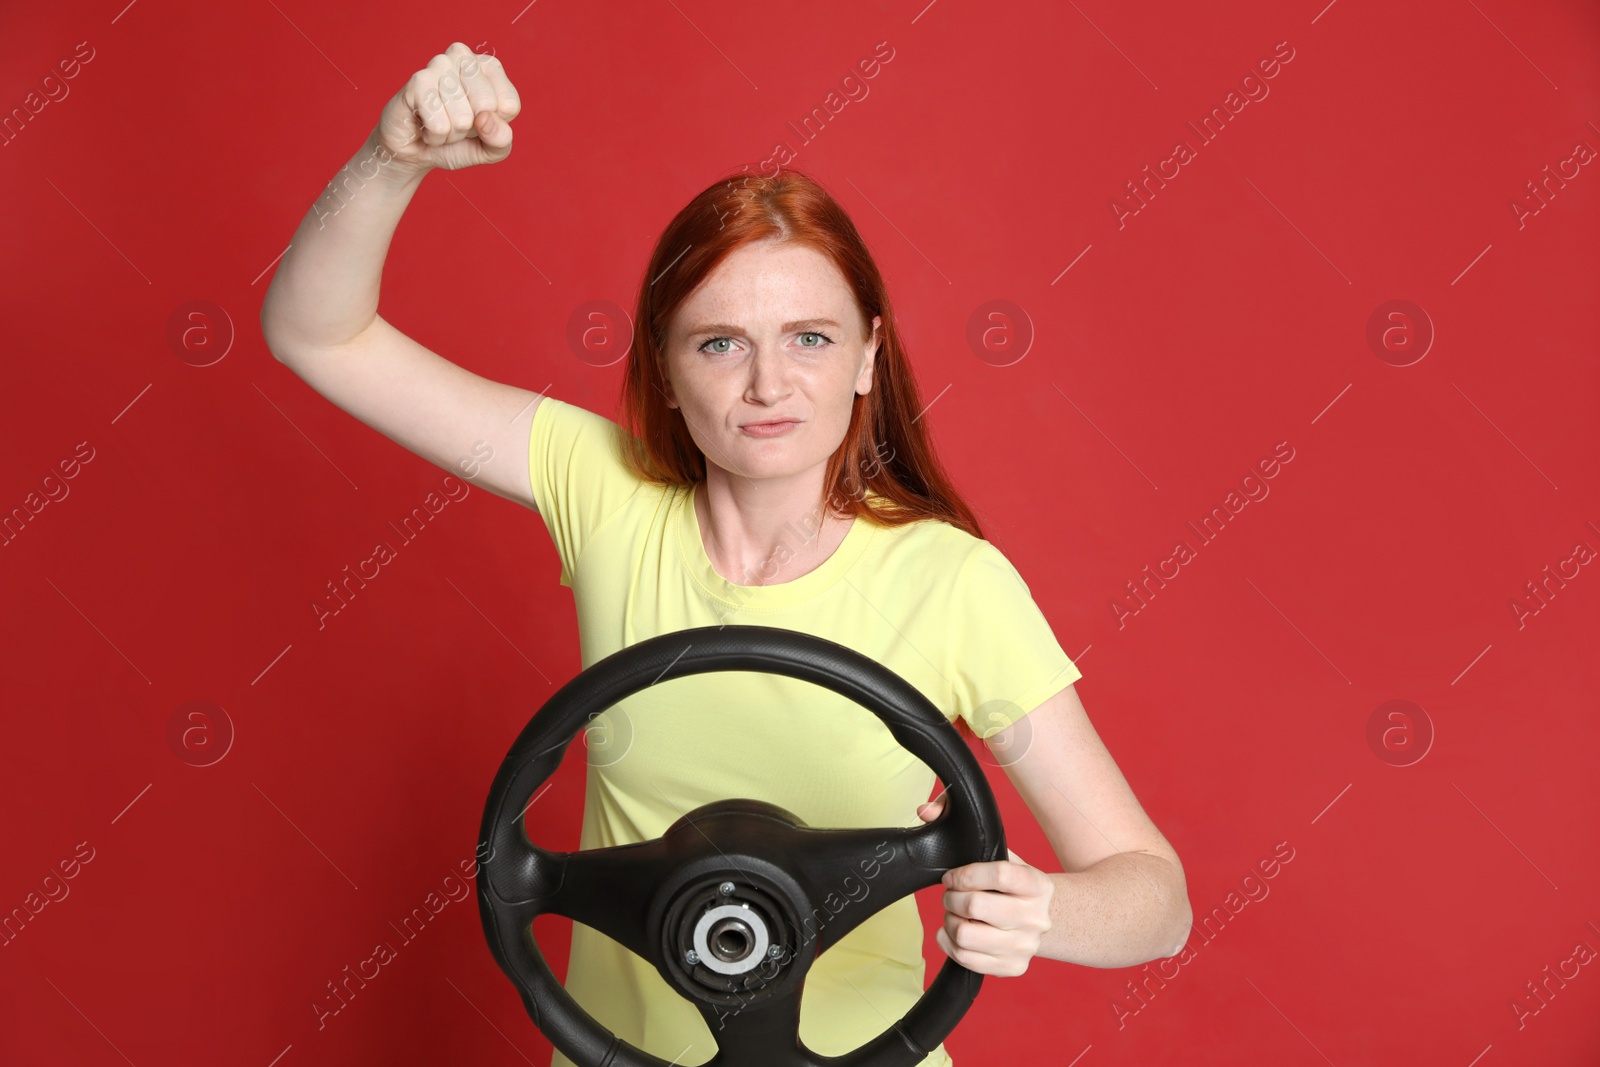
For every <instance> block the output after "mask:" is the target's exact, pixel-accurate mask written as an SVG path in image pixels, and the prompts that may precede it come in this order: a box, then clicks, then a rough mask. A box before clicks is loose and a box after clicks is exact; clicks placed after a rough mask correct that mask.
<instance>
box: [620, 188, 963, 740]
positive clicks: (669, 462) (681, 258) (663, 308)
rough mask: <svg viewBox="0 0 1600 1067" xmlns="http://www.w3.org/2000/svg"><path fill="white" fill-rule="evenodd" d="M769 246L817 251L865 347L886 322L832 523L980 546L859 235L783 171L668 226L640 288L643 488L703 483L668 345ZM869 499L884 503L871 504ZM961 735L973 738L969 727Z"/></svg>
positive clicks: (630, 367) (628, 383) (635, 380)
mask: <svg viewBox="0 0 1600 1067" xmlns="http://www.w3.org/2000/svg"><path fill="white" fill-rule="evenodd" d="M770 238H776V239H778V240H781V241H785V242H789V243H793V244H797V245H803V246H805V247H808V248H811V249H814V250H815V251H817V252H819V253H821V254H822V255H824V256H826V257H827V258H828V259H829V260H830V261H832V262H833V264H834V266H836V267H837V268H838V270H839V273H840V274H841V275H842V276H843V278H844V280H845V282H846V284H847V285H849V286H850V289H851V292H852V293H853V295H854V297H855V301H856V307H857V308H858V310H859V311H860V312H861V317H862V321H863V322H865V323H866V324H867V330H866V339H868V340H870V339H871V336H872V325H871V324H872V319H873V316H875V315H876V316H882V321H881V323H880V325H879V341H878V348H877V352H876V355H875V356H874V358H873V368H872V389H871V391H869V392H868V393H867V394H866V395H865V396H862V395H859V394H857V395H856V396H855V397H854V401H853V405H852V410H851V413H850V424H849V427H848V428H847V429H846V430H845V435H844V440H843V442H841V444H840V446H839V448H838V450H837V451H836V452H835V453H834V455H833V458H832V459H831V460H830V461H829V463H828V467H827V470H826V473H825V474H824V476H823V487H824V491H825V495H826V497H827V499H828V501H829V504H830V507H831V509H832V510H833V512H834V513H835V514H836V515H838V516H839V517H840V518H852V517H859V518H861V519H863V520H865V521H867V522H872V523H876V524H877V525H879V526H884V527H892V526H901V525H904V524H907V523H912V522H919V521H921V520H923V519H934V520H938V521H942V522H947V523H949V524H950V525H952V526H955V527H957V528H959V529H962V530H965V531H966V532H967V533H969V534H971V535H972V536H973V537H976V538H980V539H981V538H982V537H983V531H982V529H981V527H980V526H979V525H978V519H977V516H976V515H975V514H974V513H973V511H972V509H971V508H970V507H968V506H967V504H966V502H965V501H964V500H962V499H961V496H960V495H959V494H958V493H957V492H956V490H955V487H954V486H953V485H952V484H951V482H950V479H949V477H948V476H947V475H946V474H945V471H944V468H943V467H942V466H941V465H940V463H939V459H938V456H937V455H936V453H935V452H934V448H933V443H932V442H931V441H930V440H929V437H928V434H927V432H926V424H924V423H922V422H921V421H920V420H918V418H917V416H918V414H920V413H921V411H922V408H923V405H922V401H921V399H920V398H919V396H918V393H917V385H916V378H915V377H914V375H913V374H912V371H911V364H910V361H909V360H908V359H907V356H906V348H905V342H904V341H903V340H902V339H901V337H900V331H899V328H898V326H897V324H896V322H895V315H894V310H893V308H892V307H891V305H890V303H889V294H888V291H887V290H886V288H885V287H884V284H883V277H882V275H880V274H879V272H878V266H877V264H876V263H875V262H874V261H873V259H872V255H871V253H870V252H868V251H867V246H866V244H865V243H864V242H863V241H862V239H861V235H860V234H859V233H857V232H856V227H855V224H854V223H853V222H852V221H851V220H850V216H849V215H847V214H846V213H845V210H844V208H843V207H841V206H840V205H839V203H838V202H837V201H836V200H834V199H833V197H832V196H831V195H829V193H828V192H827V190H825V189H824V188H823V187H822V186H821V184H819V183H818V182H817V181H816V180H815V179H814V178H812V177H810V176H809V175H807V174H805V173H803V172H801V171H799V170H795V169H792V168H790V169H783V168H780V170H779V173H778V174H777V175H776V176H773V177H766V176H762V175H749V174H737V175H734V176H732V177H729V178H727V179H725V180H720V181H718V182H716V183H715V184H713V185H711V186H708V187H707V188H706V189H705V190H704V191H702V192H701V193H700V195H698V196H696V197H695V198H694V199H693V200H691V201H690V202H689V203H688V204H687V205H686V206H685V207H684V208H683V210H681V211H679V212H678V214H677V216H676V217H674V218H673V220H672V221H671V222H670V223H668V225H667V228H666V230H665V231H664V232H663V233H662V234H661V237H660V239H659V240H658V241H657V242H656V246H655V250H654V251H653V252H652V253H651V256H650V262H649V265H648V267H647V269H646V273H645V277H644V279H642V280H641V284H640V287H639V299H638V304H637V308H636V311H635V315H634V340H633V344H632V346H631V347H630V348H629V350H628V355H627V364H626V366H625V369H624V372H623V383H622V404H621V407H622V425H623V426H624V427H625V429H626V431H627V433H628V435H630V436H631V437H632V438H633V441H632V442H631V443H630V447H627V448H625V449H624V450H623V451H624V455H625V457H626V460H627V462H628V465H629V467H630V468H631V469H632V470H633V472H634V473H635V474H636V475H637V476H638V477H640V478H642V479H644V480H646V481H650V482H654V483H656V484H658V485H680V486H681V485H690V484H694V483H697V482H701V481H704V480H705V477H706V460H705V456H704V455H703V454H702V453H701V451H700V448H699V446H698V445H696V444H695V443H694V439H693V438H692V437H691V436H690V434H689V428H688V426H687V424H686V423H685V422H684V419H683V413H682V412H681V411H678V410H675V409H673V408H670V407H668V406H667V403H666V397H667V394H666V390H665V385H666V367H665V362H666V340H667V329H668V325H669V324H670V322H671V320H672V316H673V314H674V312H676V311H677V309H678V307H679V306H680V305H681V304H682V303H683V302H684V300H686V299H687V298H688V297H689V295H690V294H691V293H692V292H694V290H695V289H696V288H697V287H698V286H699V285H700V283H701V282H703V281H704V280H705V279H706V277H707V276H708V275H710V274H711V272H712V271H714V270H715V269H716V268H717V265H718V264H720V263H721V262H722V260H723V259H724V258H726V257H727V255H728V254H729V253H730V252H732V251H734V250H735V249H737V248H740V247H742V246H744V245H746V244H750V243H751V242H754V241H761V240H766V239H770ZM868 488H870V489H871V490H872V491H873V492H874V493H876V494H877V496H878V497H879V498H880V499H878V500H875V501H869V500H868V498H867V492H866V490H867V489H868ZM955 721H956V725H957V729H958V730H959V731H960V733H961V734H962V735H963V736H964V737H973V736H975V735H973V733H972V731H971V729H970V728H969V727H968V726H967V724H966V722H965V720H963V719H961V718H959V717H958V718H957V719H956V720H955Z"/></svg>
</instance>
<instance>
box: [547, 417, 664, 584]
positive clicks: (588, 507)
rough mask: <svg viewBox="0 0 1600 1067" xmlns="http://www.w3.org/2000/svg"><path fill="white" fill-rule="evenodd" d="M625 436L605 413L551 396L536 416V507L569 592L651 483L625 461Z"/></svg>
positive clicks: (619, 427) (562, 579) (623, 431)
mask: <svg viewBox="0 0 1600 1067" xmlns="http://www.w3.org/2000/svg"><path fill="white" fill-rule="evenodd" d="M625 435H626V431H625V430H624V429H623V428H622V427H621V426H619V425H618V424H617V423H615V422H613V421H612V420H610V419H608V418H606V417H605V416H604V415H599V414H596V413H595V412H592V411H589V410H587V409H585V408H581V407H578V406H577V405H575V404H568V403H565V402H563V401H560V400H557V399H556V398H555V397H551V396H547V397H545V398H544V399H543V400H541V401H540V402H539V407H538V408H537V409H536V410H535V411H534V413H533V428H532V430H531V432H530V433H529V435H528V478H529V482H530V483H531V488H532V490H533V503H534V506H536V507H537V508H538V509H539V514H540V516H542V517H543V518H544V525H545V528H546V529H547V530H549V531H550V538H551V540H552V541H554V542H555V547H556V554H557V555H558V556H560V557H561V584H562V585H564V586H567V587H569V588H570V587H571V586H572V577H573V575H574V574H575V573H577V569H578V557H579V556H581V555H582V554H583V550H584V547H585V546H587V545H588V544H589V542H590V540H592V539H593V537H594V535H595V534H596V533H597V532H598V531H599V530H600V528H601V527H602V526H604V525H605V523H606V521H607V520H608V519H610V518H611V517H612V515H614V514H615V513H616V512H617V511H618V510H619V509H620V508H621V507H622V505H623V504H625V503H627V501H628V499H629V498H630V497H631V496H633V494H634V493H635V492H636V491H637V490H638V489H639V487H640V486H642V485H645V484H647V483H646V482H645V481H644V480H643V479H641V478H640V477H639V476H638V475H636V474H634V473H633V471H632V469H631V468H630V467H628V465H627V462H626V460H625V459H624V458H623V457H624V453H623V448H624V443H623V442H624V441H625V440H626V436H625Z"/></svg>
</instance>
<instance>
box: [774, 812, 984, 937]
mask: <svg viewBox="0 0 1600 1067" xmlns="http://www.w3.org/2000/svg"><path fill="white" fill-rule="evenodd" d="M948 817H949V813H948V812H946V814H945V815H944V816H941V818H940V820H938V821H935V822H932V823H928V824H927V825H924V826H920V827H915V828H907V827H880V828H871V829H861V830H812V829H800V830H797V831H796V832H795V834H794V837H793V842H794V845H793V852H792V856H793V859H794V865H793V871H794V873H795V875H796V877H797V878H798V879H799V881H800V883H801V884H802V885H803V886H804V887H805V891H806V894H807V896H809V897H810V899H811V902H812V911H811V914H810V915H809V916H807V917H806V918H805V920H804V924H803V925H804V929H803V930H802V931H801V946H802V951H803V950H804V949H805V948H806V947H807V945H808V944H809V943H814V944H815V946H816V951H817V953H818V954H821V953H823V952H826V951H827V950H828V949H829V948H830V947H832V946H833V945H835V944H838V943H839V941H841V940H843V939H844V937H845V935H846V934H848V933H850V932H851V931H852V930H854V929H855V928H856V927H858V926H860V925H861V924H862V923H863V922H865V921H866V920H868V919H870V918H872V916H874V915H876V914H877V913H878V912H880V911H882V910H883V909H884V908H886V907H888V906H889V905H890V904H892V903H894V902H895V901H897V900H899V899H900V898H901V897H903V896H907V895H908V894H911V893H915V892H916V891H917V890H919V889H923V888H926V887H927V886H930V885H936V884H937V883H938V882H939V879H940V878H941V877H942V876H943V875H944V872H945V871H947V870H949V866H948V865H945V866H938V865H936V863H935V862H932V861H936V860H937V859H938V858H939V857H941V856H952V855H954V854H955V840H956V837H957V835H956V833H955V831H954V829H953V827H952V824H951V823H949V822H948V821H946V820H947V819H948Z"/></svg>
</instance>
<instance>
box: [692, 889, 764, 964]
mask: <svg viewBox="0 0 1600 1067" xmlns="http://www.w3.org/2000/svg"><path fill="white" fill-rule="evenodd" d="M693 941H694V950H695V953H696V954H697V955H698V956H699V957H700V963H701V965H703V966H705V967H707V968H709V969H711V970H713V971H715V972H717V973H718V974H744V973H745V972H746V971H750V970H753V969H755V968H756V967H757V966H758V965H759V964H761V963H762V962H763V961H765V960H766V958H767V946H768V945H769V944H770V943H771V937H770V936H769V935H768V933H767V924H766V922H765V921H764V920H763V919H762V918H761V916H760V914H758V913H757V912H755V911H754V910H752V909H751V908H750V906H749V905H747V904H719V905H718V906H716V907H714V908H708V909H707V910H706V911H705V913H704V914H702V915H701V916H700V918H699V920H698V921H696V922H695V924H694V934H693Z"/></svg>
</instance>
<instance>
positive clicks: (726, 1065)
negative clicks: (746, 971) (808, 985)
mask: <svg viewBox="0 0 1600 1067" xmlns="http://www.w3.org/2000/svg"><path fill="white" fill-rule="evenodd" d="M800 989H801V987H799V986H796V987H795V988H794V989H792V990H790V991H789V992H788V993H786V994H784V995H781V996H775V997H769V998H767V999H764V1000H760V1001H755V1002H753V1003H749V1004H734V1005H732V1006H728V1007H720V1006H717V1005H712V1004H706V1003H699V1004H697V1005H696V1006H697V1007H698V1008H699V1009H700V1016H701V1018H703V1019H705V1021H706V1026H707V1027H709V1028H710V1030H711V1036H712V1038H713V1039H714V1040H715V1041H716V1043H717V1054H716V1055H715V1056H714V1057H712V1059H711V1061H710V1063H708V1064H707V1065H706V1067H744V1065H745V1064H752V1063H759V1064H761V1065H762V1067H816V1062H817V1061H816V1059H815V1057H813V1056H812V1055H811V1054H810V1053H809V1052H808V1050H807V1049H806V1047H805V1046H804V1045H803V1044H801V1042H800Z"/></svg>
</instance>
